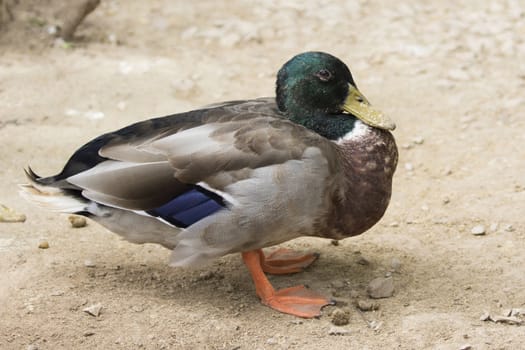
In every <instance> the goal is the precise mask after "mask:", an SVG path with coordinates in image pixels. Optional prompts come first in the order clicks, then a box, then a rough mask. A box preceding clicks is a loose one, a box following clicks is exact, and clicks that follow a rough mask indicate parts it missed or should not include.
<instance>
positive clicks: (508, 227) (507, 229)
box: [503, 224, 514, 232]
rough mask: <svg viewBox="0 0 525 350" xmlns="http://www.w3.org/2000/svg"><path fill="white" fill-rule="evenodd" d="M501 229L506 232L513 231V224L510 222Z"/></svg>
mask: <svg viewBox="0 0 525 350" xmlns="http://www.w3.org/2000/svg"><path fill="white" fill-rule="evenodd" d="M503 229H504V230H505V231H507V232H512V231H514V226H512V225H510V224H509V225H505V227H504V228H503Z"/></svg>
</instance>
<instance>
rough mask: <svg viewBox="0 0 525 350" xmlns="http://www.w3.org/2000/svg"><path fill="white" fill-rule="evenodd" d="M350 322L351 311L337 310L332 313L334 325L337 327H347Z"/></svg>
mask: <svg viewBox="0 0 525 350" xmlns="http://www.w3.org/2000/svg"><path fill="white" fill-rule="evenodd" d="M349 322H350V310H348V309H335V310H334V311H333V312H332V323H333V324H334V325H336V326H345V325H347V324H348V323H349Z"/></svg>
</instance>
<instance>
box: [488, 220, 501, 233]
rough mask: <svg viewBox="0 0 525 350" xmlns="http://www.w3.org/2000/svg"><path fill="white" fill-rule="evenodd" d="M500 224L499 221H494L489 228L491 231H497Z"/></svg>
mask: <svg viewBox="0 0 525 350" xmlns="http://www.w3.org/2000/svg"><path fill="white" fill-rule="evenodd" d="M498 226H499V225H498V223H497V222H494V223H492V224H490V228H489V229H490V231H491V232H496V231H497V230H498Z"/></svg>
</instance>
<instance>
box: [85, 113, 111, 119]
mask: <svg viewBox="0 0 525 350" xmlns="http://www.w3.org/2000/svg"><path fill="white" fill-rule="evenodd" d="M105 116H106V115H105V114H104V112H101V111H87V112H84V117H86V118H88V119H91V120H97V119H102V118H104V117H105Z"/></svg>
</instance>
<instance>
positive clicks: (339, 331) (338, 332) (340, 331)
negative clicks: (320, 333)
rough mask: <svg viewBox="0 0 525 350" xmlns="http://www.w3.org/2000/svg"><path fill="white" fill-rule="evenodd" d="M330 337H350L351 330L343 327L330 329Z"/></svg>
mask: <svg viewBox="0 0 525 350" xmlns="http://www.w3.org/2000/svg"><path fill="white" fill-rule="evenodd" d="M328 334H329V335H348V334H350V330H348V329H345V328H342V327H330V329H329V330H328Z"/></svg>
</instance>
